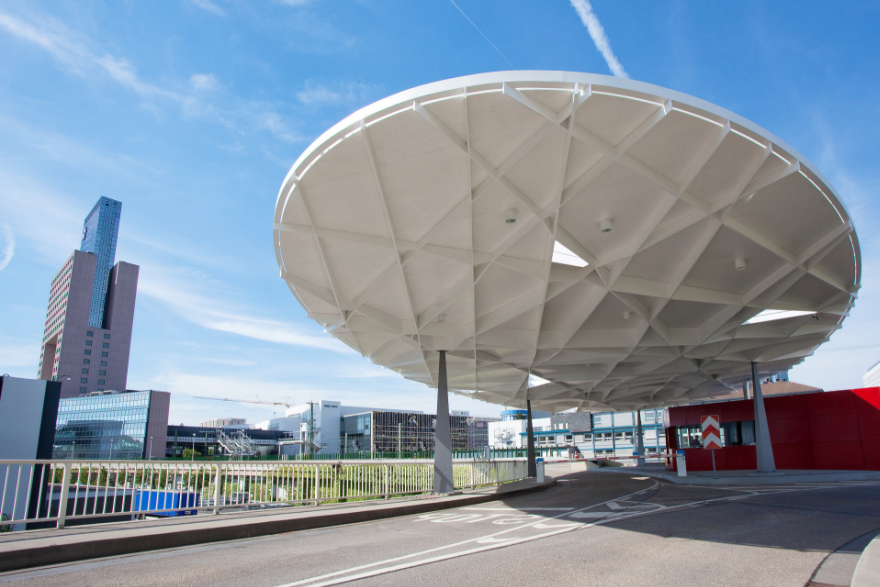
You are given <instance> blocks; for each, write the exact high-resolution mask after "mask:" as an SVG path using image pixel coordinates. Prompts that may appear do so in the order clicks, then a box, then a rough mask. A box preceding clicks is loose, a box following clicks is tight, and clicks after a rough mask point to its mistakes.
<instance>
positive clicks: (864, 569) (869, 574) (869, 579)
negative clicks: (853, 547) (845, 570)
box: [850, 535, 880, 587]
mask: <svg viewBox="0 0 880 587" xmlns="http://www.w3.org/2000/svg"><path fill="white" fill-rule="evenodd" d="M850 585H851V586H852V587H876V586H877V585H880V535H878V536H877V537H875V538H874V539H873V540H871V542H869V543H868V546H867V547H866V548H865V550H864V551H862V556H860V557H859V562H858V564H856V570H855V572H854V573H853V577H852V583H850Z"/></svg>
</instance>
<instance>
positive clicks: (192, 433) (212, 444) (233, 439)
mask: <svg viewBox="0 0 880 587" xmlns="http://www.w3.org/2000/svg"><path fill="white" fill-rule="evenodd" d="M166 434H167V439H166V440H165V442H164V444H163V447H162V449H163V456H165V457H168V458H176V459H179V458H184V456H186V455H189V454H191V453H188V452H186V451H187V449H189V450H193V449H195V451H196V453H197V454H198V455H199V456H213V455H226V454H241V453H240V452H238V451H236V447H237V446H241V445H242V444H244V445H247V446H248V448H249V450H248V451H247V453H248V454H253V455H261V456H273V455H277V454H279V447H280V442H281V441H284V440H286V439H288V438H290V432H284V431H280V430H259V429H254V428H251V429H247V430H243V429H241V428H237V427H232V428H217V427H215V426H184V425H183V424H181V425H180V426H176V425H171V426H168V427H167V428H166ZM242 437H244V438H243V439H242ZM242 440H243V441H244V442H241V441H242Z"/></svg>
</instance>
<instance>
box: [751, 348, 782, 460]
mask: <svg viewBox="0 0 880 587" xmlns="http://www.w3.org/2000/svg"><path fill="white" fill-rule="evenodd" d="M752 392H753V394H754V396H755V400H754V402H755V444H756V446H755V452H756V453H757V456H758V472H759V473H775V472H776V461H775V460H774V459H773V445H772V444H771V442H770V427H769V426H768V425H767V412H766V411H764V394H762V393H761V381H760V379H759V377H758V364H757V363H755V362H752Z"/></svg>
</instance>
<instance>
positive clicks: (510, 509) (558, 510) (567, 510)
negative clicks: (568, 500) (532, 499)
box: [461, 507, 574, 512]
mask: <svg viewBox="0 0 880 587" xmlns="http://www.w3.org/2000/svg"><path fill="white" fill-rule="evenodd" d="M461 509H463V510H467V511H472V510H473V511H480V512H538V511H548V512H570V511H571V510H573V509H574V508H513V507H507V508H475V507H465V508H461Z"/></svg>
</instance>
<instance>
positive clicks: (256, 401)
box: [193, 395, 293, 408]
mask: <svg viewBox="0 0 880 587" xmlns="http://www.w3.org/2000/svg"><path fill="white" fill-rule="evenodd" d="M193 397H194V398H196V399H212V400H215V401H218V402H238V403H240V404H266V405H270V406H284V407H286V408H289V407H292V406H293V404H292V403H290V398H287V401H286V402H267V401H263V400H260V399H235V398H231V397H207V396H204V395H194V396H193Z"/></svg>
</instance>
